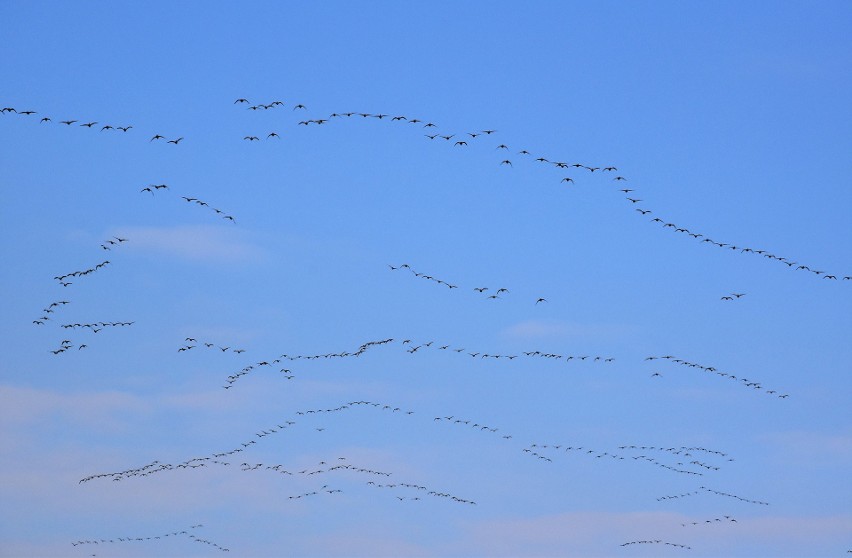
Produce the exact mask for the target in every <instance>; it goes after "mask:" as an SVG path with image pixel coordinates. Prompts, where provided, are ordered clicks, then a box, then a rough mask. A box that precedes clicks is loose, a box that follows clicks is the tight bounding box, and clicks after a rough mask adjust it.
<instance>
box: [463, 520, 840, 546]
mask: <svg viewBox="0 0 852 558" xmlns="http://www.w3.org/2000/svg"><path fill="white" fill-rule="evenodd" d="M706 519H710V516H707V517H705V516H703V515H702V516H696V517H691V516H687V515H683V514H679V513H672V512H626V513H623V512H574V513H563V514H554V515H548V516H542V517H537V518H518V519H496V520H486V521H481V522H472V523H471V524H470V526H469V530H468V533H469V540H468V545H469V548H470V555H487V556H518V555H521V554H523V555H524V556H612V555H614V554H615V553H616V551H617V550H620V549H619V545H621V544H623V543H625V542H630V541H633V540H653V539H659V540H663V541H669V542H673V543H679V544H686V545H688V546H690V547H692V548H693V549H694V550H695V551H697V552H699V553H700V554H701V555H705V556H706V555H708V554H707V553H706V552H707V550H708V549H714V550H713V552H724V553H727V552H728V551H732V552H733V553H734V554H736V555H741V554H737V553H736V548H737V547H731V548H730V549H723V547H720V546H719V545H720V543H721V541H723V540H726V539H720V538H719V535H720V532H721V531H720V530H723V529H724V530H725V532H726V533H731V532H735V533H736V534H737V536H736V543H734V544H737V545H738V547H743V546H750V545H752V548H759V547H762V546H764V545H765V546H766V547H769V548H773V547H774V548H777V545H778V542H779V541H785V544H788V545H789V548H790V550H791V551H792V552H793V553H795V554H794V555H801V554H800V553H801V552H802V551H804V552H805V554H807V549H808V548H810V549H811V551H813V549H815V548H816V547H815V546H814V544H815V541H820V544H828V545H830V546H831V545H836V547H837V548H845V547H843V546H842V545H843V544H844V541H845V540H847V539H848V535H849V533H850V532H852V515H831V516H764V517H756V518H749V517H740V518H739V519H737V521H736V523H734V522H723V523H719V524H716V523H714V524H713V525H712V526H707V527H702V526H697V527H695V526H692V525H690V522H692V521H695V520H699V521H701V522H703V521H704V520H706ZM684 524H686V527H684V526H683V525H684ZM732 542H733V541H732ZM659 550H661V548H659V547H654V546H653V545H646V546H644V547H642V546H641V545H640V546H639V547H637V548H635V549H634V555H635V552H649V551H650V552H651V553H652V554H651V555H654V552H655V551H657V552H658V551H659ZM642 555H646V554H642Z"/></svg>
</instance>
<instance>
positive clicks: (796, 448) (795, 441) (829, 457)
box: [763, 430, 852, 464]
mask: <svg viewBox="0 0 852 558" xmlns="http://www.w3.org/2000/svg"><path fill="white" fill-rule="evenodd" d="M763 438H764V439H765V440H766V441H767V442H769V443H770V444H772V445H775V446H776V447H778V448H779V450H780V451H781V452H782V453H783V454H784V455H786V456H798V459H800V460H805V461H811V460H813V461H818V462H821V463H826V462H827V461H834V462H840V463H848V464H852V434H850V433H848V432H840V433H836V434H826V433H824V432H813V431H808V430H790V431H786V432H775V433H771V434H766V435H765V436H764V437H763Z"/></svg>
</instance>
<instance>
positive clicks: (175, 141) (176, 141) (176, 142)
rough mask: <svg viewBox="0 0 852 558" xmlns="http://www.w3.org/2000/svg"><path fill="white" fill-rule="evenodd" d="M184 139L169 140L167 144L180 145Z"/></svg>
mask: <svg viewBox="0 0 852 558" xmlns="http://www.w3.org/2000/svg"><path fill="white" fill-rule="evenodd" d="M182 139H183V138H178V139H173V140H169V141H168V142H167V143H173V144H175V145H177V144H178V143H180V140H182Z"/></svg>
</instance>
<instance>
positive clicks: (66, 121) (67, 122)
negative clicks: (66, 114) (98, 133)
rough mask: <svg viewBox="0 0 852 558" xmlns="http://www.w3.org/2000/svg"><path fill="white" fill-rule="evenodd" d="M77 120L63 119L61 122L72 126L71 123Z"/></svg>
mask: <svg viewBox="0 0 852 558" xmlns="http://www.w3.org/2000/svg"><path fill="white" fill-rule="evenodd" d="M75 122H77V120H61V121H60V123H62V124H65V125H66V126H70V125H71V124H73V123H75Z"/></svg>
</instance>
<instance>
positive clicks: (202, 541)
mask: <svg viewBox="0 0 852 558" xmlns="http://www.w3.org/2000/svg"><path fill="white" fill-rule="evenodd" d="M199 527H204V525H201V524H198V525H192V526H191V527H189V528H188V529H184V530H182V531H171V532H169V533H163V534H160V535H153V536H147V537H138V536H135V537H134V536H128V535H125V536H123V537H110V538H108V539H85V540H79V541H74V542H72V543H71V546H82V545H91V544H96V545H107V544H115V543H132V542H145V541H159V540H164V539H167V538H169V537H175V538H178V537H186V538H188V539H190V540H191V541H193V542H197V543H200V544H206V545H209V546H211V547H212V548H215V549H216V550H221V551H222V552H229V549H227V548H225V547H224V546H221V545H220V544H218V543H215V542H213V541H211V540H209V539H202V538H201V537H198V536H196V535H195V533H194V532H192V530H193V529H198V528H199ZM92 556H96V555H95V554H92Z"/></svg>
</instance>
